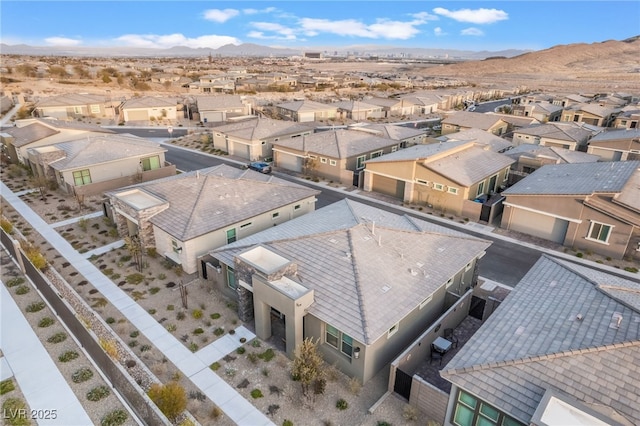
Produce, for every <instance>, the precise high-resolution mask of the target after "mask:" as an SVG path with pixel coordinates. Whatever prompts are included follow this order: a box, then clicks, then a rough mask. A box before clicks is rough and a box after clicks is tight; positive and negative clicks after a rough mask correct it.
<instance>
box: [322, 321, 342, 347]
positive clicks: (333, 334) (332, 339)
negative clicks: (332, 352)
mask: <svg viewBox="0 0 640 426" xmlns="http://www.w3.org/2000/svg"><path fill="white" fill-rule="evenodd" d="M339 334H340V332H339V331H338V329H337V328H335V327H332V326H330V325H329V324H327V335H326V337H325V340H326V341H327V343H328V344H330V345H331V346H333V347H334V348H336V349H338V336H339Z"/></svg>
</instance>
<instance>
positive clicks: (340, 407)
mask: <svg viewBox="0 0 640 426" xmlns="http://www.w3.org/2000/svg"><path fill="white" fill-rule="evenodd" d="M336 408H337V409H338V410H346V409H347V408H349V403H348V402H347V401H345V400H344V399H342V398H340V399H339V400H338V401H337V402H336Z"/></svg>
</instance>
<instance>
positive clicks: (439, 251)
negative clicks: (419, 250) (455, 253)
mask: <svg viewBox="0 0 640 426" xmlns="http://www.w3.org/2000/svg"><path fill="white" fill-rule="evenodd" d="M444 250H445V249H444V247H438V250H436V251H437V252H438V253H442V252H443V251H444Z"/></svg>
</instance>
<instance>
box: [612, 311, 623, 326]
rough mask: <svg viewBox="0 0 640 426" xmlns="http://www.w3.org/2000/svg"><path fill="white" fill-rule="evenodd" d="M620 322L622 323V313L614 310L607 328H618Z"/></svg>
mask: <svg viewBox="0 0 640 426" xmlns="http://www.w3.org/2000/svg"><path fill="white" fill-rule="evenodd" d="M621 324H622V313H621V312H614V313H613V315H611V323H610V324H609V328H615V329H619V328H620V325H621Z"/></svg>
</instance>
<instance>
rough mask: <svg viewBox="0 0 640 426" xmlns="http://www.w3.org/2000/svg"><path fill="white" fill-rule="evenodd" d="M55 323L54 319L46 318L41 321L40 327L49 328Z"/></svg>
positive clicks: (39, 322)
mask: <svg viewBox="0 0 640 426" xmlns="http://www.w3.org/2000/svg"><path fill="white" fill-rule="evenodd" d="M54 322H55V321H54V320H53V318H50V317H44V318H42V319H41V320H40V321H38V327H42V328H45V327H49V326H51V325H53V323H54Z"/></svg>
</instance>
